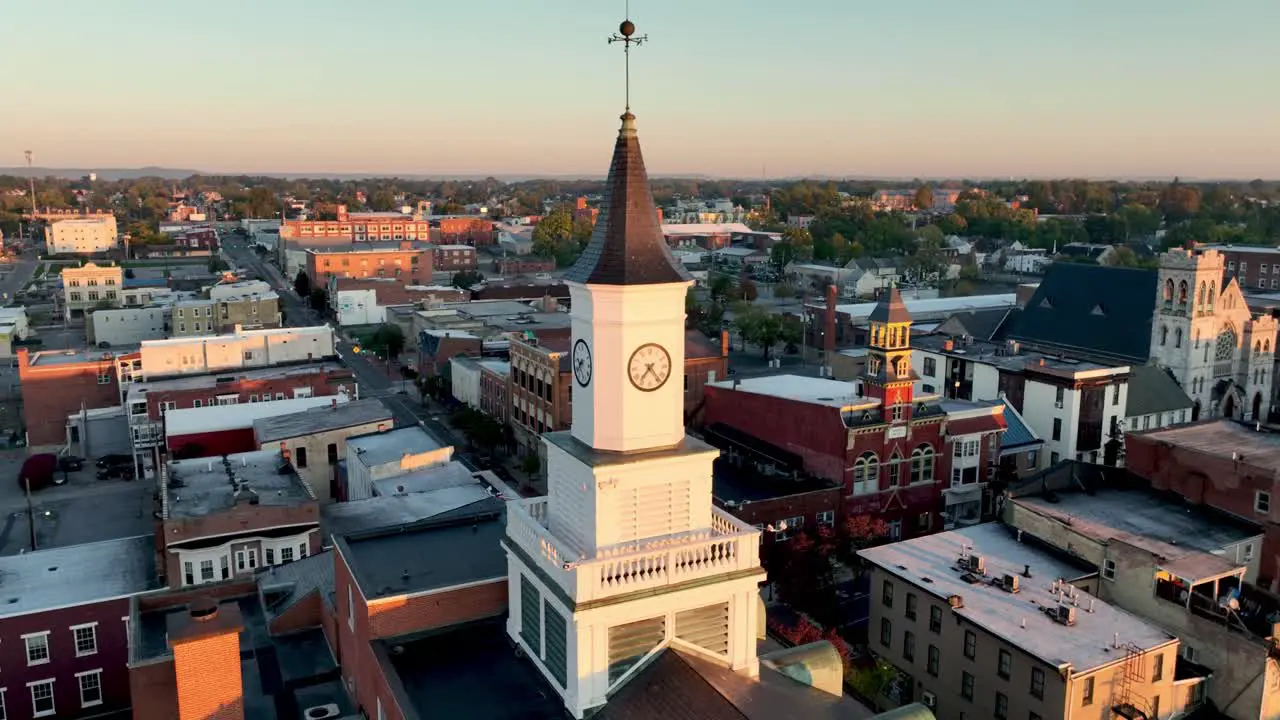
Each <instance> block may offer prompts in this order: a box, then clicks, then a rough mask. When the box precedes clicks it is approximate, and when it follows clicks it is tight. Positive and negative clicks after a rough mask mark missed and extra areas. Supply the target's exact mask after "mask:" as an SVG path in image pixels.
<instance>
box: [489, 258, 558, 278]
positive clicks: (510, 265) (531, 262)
mask: <svg viewBox="0 0 1280 720" xmlns="http://www.w3.org/2000/svg"><path fill="white" fill-rule="evenodd" d="M555 269H556V261H555V260H553V259H551V258H540V257H534V256H532V255H522V256H511V257H500V258H494V260H493V271H494V272H496V273H498V274H499V275H501V276H503V277H520V276H521V275H535V274H537V273H550V272H555Z"/></svg>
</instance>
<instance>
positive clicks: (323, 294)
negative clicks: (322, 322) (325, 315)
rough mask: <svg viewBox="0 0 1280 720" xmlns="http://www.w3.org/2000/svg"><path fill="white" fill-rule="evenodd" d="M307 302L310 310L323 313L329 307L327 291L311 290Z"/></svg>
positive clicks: (322, 289)
mask: <svg viewBox="0 0 1280 720" xmlns="http://www.w3.org/2000/svg"><path fill="white" fill-rule="evenodd" d="M307 301H308V304H310V305H311V309H312V310H315V311H316V312H324V309H325V308H327V307H329V291H328V290H325V289H324V288H312V289H311V294H310V295H309V296H307Z"/></svg>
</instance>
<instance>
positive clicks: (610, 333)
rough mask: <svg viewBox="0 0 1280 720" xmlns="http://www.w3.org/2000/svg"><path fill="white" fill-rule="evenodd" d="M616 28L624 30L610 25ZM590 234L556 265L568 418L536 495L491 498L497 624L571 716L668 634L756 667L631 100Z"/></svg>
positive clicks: (737, 533) (680, 292)
mask: <svg viewBox="0 0 1280 720" xmlns="http://www.w3.org/2000/svg"><path fill="white" fill-rule="evenodd" d="M619 31H620V35H616V36H615V40H617V41H618V42H623V43H625V47H626V48H628V49H629V48H630V46H631V45H633V44H636V43H637V42H638V41H639V40H640V39H641V38H636V37H634V35H633V34H634V31H635V27H634V25H632V24H631V23H630V22H624V23H623V24H622V26H621V27H620V28H619ZM621 119H622V127H621V129H620V130H619V131H618V137H617V141H616V142H615V143H614V147H613V160H612V163H611V165H610V167H609V176H608V179H607V180H606V181H605V197H604V203H603V207H602V208H601V212H600V215H599V218H598V220H597V222H596V226H595V230H594V233H593V234H592V236H591V242H590V243H589V244H588V246H587V248H586V250H585V251H584V252H583V254H582V257H581V258H579V260H578V262H577V264H575V265H574V266H573V268H571V269H570V270H569V271H568V273H566V275H565V278H564V279H565V281H566V283H567V284H568V286H569V292H570V297H571V300H572V303H573V307H572V310H571V313H570V317H571V325H572V332H573V341H572V344H571V350H570V366H571V371H572V372H571V375H572V377H573V425H572V428H571V429H570V430H568V431H563V432H553V433H547V434H545V435H544V436H543V443H544V445H545V447H546V459H547V460H546V469H547V495H546V497H538V498H517V499H512V500H511V501H509V502H508V504H507V537H506V539H505V541H504V543H503V546H504V548H505V549H506V551H507V559H508V589H509V593H510V612H509V613H508V618H507V633H508V635H509V637H510V638H511V639H512V641H513V642H515V643H517V644H518V645H519V646H520V648H521V649H522V650H523V651H524V653H525V654H526V655H527V656H528V657H530V658H531V659H532V661H533V663H534V665H535V666H536V667H537V668H538V669H539V671H541V672H542V673H543V675H544V676H545V677H546V678H547V680H548V681H549V682H550V684H551V685H552V686H553V687H555V688H557V690H558V691H559V692H560V694H561V696H562V698H563V699H564V702H565V706H566V707H567V708H568V710H569V711H570V713H571V714H573V715H574V716H575V717H579V718H581V717H584V716H585V715H586V714H588V713H589V712H590V711H591V710H592V709H593V708H598V707H599V706H601V705H603V704H604V703H605V702H606V701H607V699H608V697H609V695H610V694H611V693H613V692H614V691H616V690H617V689H618V688H619V687H621V685H622V684H624V683H625V682H627V680H628V679H629V678H630V677H631V676H632V675H633V674H634V673H635V672H637V671H639V669H640V668H642V667H644V665H645V661H646V660H648V659H650V658H652V657H653V656H655V655H656V654H657V653H660V652H663V651H664V650H665V649H666V648H669V647H678V648H680V649H682V650H685V651H689V652H694V653H697V654H698V655H700V656H701V657H704V658H706V659H708V660H710V661H712V662H715V663H718V664H719V665H721V666H722V667H724V668H726V669H728V670H731V671H734V672H739V673H742V674H745V675H748V676H755V675H756V674H758V672H759V661H758V660H757V658H756V630H755V629H756V625H757V621H758V620H759V613H760V604H759V584H760V583H761V582H763V580H764V570H763V569H762V568H761V567H760V557H759V544H760V533H759V531H758V530H756V529H755V528H754V527H752V526H750V525H747V524H746V523H743V522H742V521H740V520H738V519H737V518H734V517H733V516H731V515H729V514H727V513H725V512H723V511H721V510H719V509H717V508H715V507H714V506H713V504H712V501H711V496H712V493H711V474H712V463H713V462H714V461H715V459H716V458H717V457H718V456H719V454H720V453H719V451H718V450H716V449H715V448H713V447H711V446H709V445H707V444H706V443H703V442H702V441H700V440H698V439H696V438H693V437H690V436H688V435H686V434H685V431H684V415H683V409H684V333H685V329H684V320H685V317H684V303H685V295H686V293H687V292H688V289H689V286H690V285H692V284H693V281H692V278H691V277H690V276H689V274H688V273H687V272H686V271H685V269H684V267H683V266H682V265H681V264H680V263H679V262H678V261H677V260H676V259H675V258H674V257H673V256H672V254H671V251H670V249H669V248H668V247H667V243H666V240H665V238H664V237H663V235H662V227H661V225H660V222H659V219H658V211H657V208H656V206H655V205H654V202H653V195H652V193H651V192H650V190H649V181H648V177H647V176H646V174H645V168H644V160H643V158H642V157H641V154H640V141H639V138H638V137H637V134H636V119H635V116H634V115H632V114H631V112H630V109H628V110H627V112H625V113H624V114H623V115H622V118H621Z"/></svg>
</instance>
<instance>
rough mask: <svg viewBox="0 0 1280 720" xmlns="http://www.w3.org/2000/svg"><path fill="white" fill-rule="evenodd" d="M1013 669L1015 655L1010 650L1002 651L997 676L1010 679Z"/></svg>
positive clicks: (997, 662)
mask: <svg viewBox="0 0 1280 720" xmlns="http://www.w3.org/2000/svg"><path fill="white" fill-rule="evenodd" d="M1012 667H1013V655H1011V654H1009V651H1008V650H1001V651H1000V658H999V659H998V660H997V661H996V674H997V675H999V676H1000V677H1002V678H1004V679H1005V680H1008V679H1009V672H1010V669H1011V668H1012Z"/></svg>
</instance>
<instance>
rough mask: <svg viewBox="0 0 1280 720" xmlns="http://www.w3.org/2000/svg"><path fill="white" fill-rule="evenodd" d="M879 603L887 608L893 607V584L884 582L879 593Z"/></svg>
mask: <svg viewBox="0 0 1280 720" xmlns="http://www.w3.org/2000/svg"><path fill="white" fill-rule="evenodd" d="M880 602H881V603H882V604H883V605H884V606H885V607H888V608H891V607H893V583H891V582H889V581H888V580H885V581H884V585H883V586H882V589H881V592H880Z"/></svg>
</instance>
